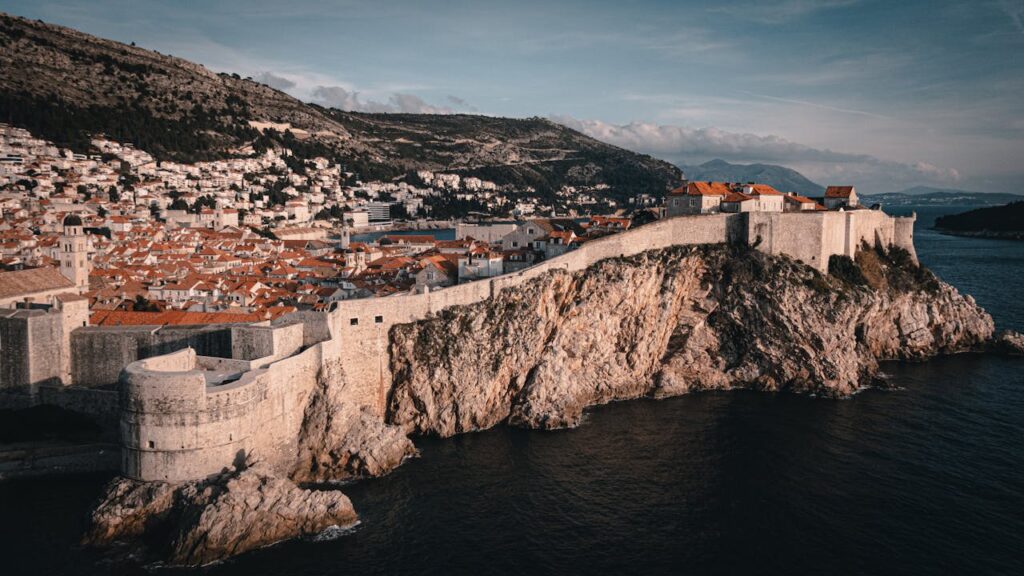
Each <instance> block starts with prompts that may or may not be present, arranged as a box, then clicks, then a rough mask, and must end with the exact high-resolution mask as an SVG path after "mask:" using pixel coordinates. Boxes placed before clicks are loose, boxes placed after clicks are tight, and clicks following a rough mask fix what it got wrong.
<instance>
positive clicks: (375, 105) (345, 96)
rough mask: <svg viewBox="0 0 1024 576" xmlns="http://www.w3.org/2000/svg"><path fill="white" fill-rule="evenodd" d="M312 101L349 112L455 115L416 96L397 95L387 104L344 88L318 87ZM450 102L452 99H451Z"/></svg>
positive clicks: (312, 95)
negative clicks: (365, 97) (364, 97)
mask: <svg viewBox="0 0 1024 576" xmlns="http://www.w3.org/2000/svg"><path fill="white" fill-rule="evenodd" d="M310 96H311V98H312V101H313V102H316V103H317V104H321V105H323V106H329V107H331V108H338V109H340V110H346V111H349V112H390V113H395V112H404V113H410V114H454V113H455V112H456V111H455V109H454V108H450V107H448V106H435V105H433V104H428V103H427V102H425V101H424V100H423V99H422V98H420V97H419V96H416V95H415V94H403V93H395V94H391V95H390V96H388V99H387V101H386V102H379V101H376V100H368V99H363V98H362V97H361V96H360V95H359V92H356V91H353V90H347V89H345V88H344V87H342V86H317V87H316V88H314V89H313V91H312V93H311V94H310ZM449 101H451V99H450V98H449Z"/></svg>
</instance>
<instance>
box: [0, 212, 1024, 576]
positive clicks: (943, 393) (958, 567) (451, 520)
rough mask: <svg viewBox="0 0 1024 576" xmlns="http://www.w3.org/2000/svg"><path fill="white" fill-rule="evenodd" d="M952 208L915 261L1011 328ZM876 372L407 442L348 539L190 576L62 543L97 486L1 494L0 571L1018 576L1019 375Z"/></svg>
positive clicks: (1022, 323) (1009, 362) (1008, 279)
mask: <svg viewBox="0 0 1024 576" xmlns="http://www.w3.org/2000/svg"><path fill="white" fill-rule="evenodd" d="M966 208H967V207H942V208H918V209H917V210H916V212H917V214H918V221H917V230H916V234H917V236H916V240H917V241H916V244H917V249H918V253H919V256H920V259H921V261H922V262H923V263H924V264H925V265H927V266H929V267H930V268H931V269H932V270H934V271H935V272H936V273H937V274H938V275H939V276H941V277H942V278H943V279H945V280H946V281H948V282H950V283H952V284H953V285H954V286H956V287H957V288H959V289H960V290H961V291H962V292H966V293H970V294H972V295H974V297H975V298H976V299H977V301H978V302H979V303H980V304H981V305H982V306H984V307H985V308H986V309H987V310H988V311H989V312H990V313H991V314H992V315H993V317H994V318H995V320H996V324H997V326H998V327H999V328H1012V329H1016V330H1020V331H1024V290H1022V289H1021V287H1020V282H1021V281H1022V279H1024V242H1012V241H1006V240H984V239H978V238H959V237H954V236H944V235H941V234H938V233H937V232H935V231H932V230H930V229H929V226H930V225H931V223H932V221H933V220H934V218H935V217H936V216H938V215H940V214H947V213H954V212H958V211H962V210H964V209H966ZM901 210H903V209H901ZM909 210H910V209H906V210H905V211H909ZM883 371H884V374H885V377H886V378H887V379H888V381H889V383H890V384H891V385H892V386H893V387H892V388H891V389H885V390H882V389H869V390H866V391H864V392H861V393H859V394H857V395H855V396H854V397H852V398H849V399H845V400H831V399H824V398H812V397H808V396H800V395H794V394H787V393H780V394H764V393H756V392H747V391H733V392H705V393H696V394H690V395H687V396H683V397H679V398H673V399H668V400H661V401H653V400H640V401H630V402H620V403H614V404H610V405H607V406H602V407H599V408H596V409H593V410H591V411H590V412H588V414H587V416H586V418H585V419H584V422H583V424H582V425H581V426H580V427H579V428H576V429H573V430H563V431H555V432H541V431H529V430H519V429H514V428H508V427H505V426H499V427H497V428H494V429H492V430H489V431H485V432H480V433H475V434H467V435H464V436H459V437H456V438H451V439H437V438H419V439H416V444H417V446H418V447H419V449H420V452H421V456H420V457H418V458H416V459H413V460H410V461H408V462H407V463H406V464H404V465H403V466H402V467H400V468H399V469H398V470H396V471H394V472H393V473H392V474H390V475H388V476H386V477H384V478H380V479H374V480H367V481H360V482H356V483H352V484H349V485H347V486H346V487H345V488H344V491H345V493H346V494H348V495H349V497H350V498H351V499H352V501H353V503H354V504H355V506H356V508H357V510H358V512H359V514H360V516H361V523H360V524H359V525H358V526H357V527H356V528H354V529H353V530H351V531H349V532H347V533H344V534H341V535H339V536H337V537H336V538H334V539H333V540H328V541H293V542H286V543H283V544H279V545H276V546H272V547H269V548H265V549H262V550H258V551H255V552H252V553H248V554H245V555H242V556H240V557H237V558H234V559H231V560H228V561H225V562H222V563H219V564H216V565H213V566H208V567H205V568H202V569H198V570H180V569H168V568H161V567H159V566H154V565H145V564H142V563H140V562H132V561H125V560H123V559H118V560H114V559H111V555H110V554H99V553H96V552H93V551H89V550H84V549H82V548H81V547H79V546H78V540H79V538H80V536H81V534H82V531H83V530H84V528H85V521H86V514H87V512H88V509H89V506H90V504H91V503H92V502H93V501H94V500H95V499H96V498H97V497H98V496H99V494H100V492H101V490H102V487H103V485H104V483H105V482H106V481H107V480H109V475H102V474H91V475H82V476H59V477H51V478H42V479H30V480H19V481H9V482H5V483H0V574H5V575H14V574H40V575H53V574H109V573H121V574H134V573H156V574H161V573H163V574H211V575H242V576H258V575H273V576H285V575H327V574H345V575H352V574H410V575H411V574H437V575H449V574H467V575H478V574H480V575H488V574H528V575H533V574H552V575H555V574H557V575H566V574H602V575H603V574H785V575H793V574H814V575H819V574H871V575H884V574H894V575H896V574H899V575H903V574H942V575H946V574H969V575H976V574H1024V359H1020V358H1007V357H1000V356H994V355H983V354H963V355H958V356H952V357H944V358H938V359H934V360H929V361H927V362H889V363H885V364H884V365H883Z"/></svg>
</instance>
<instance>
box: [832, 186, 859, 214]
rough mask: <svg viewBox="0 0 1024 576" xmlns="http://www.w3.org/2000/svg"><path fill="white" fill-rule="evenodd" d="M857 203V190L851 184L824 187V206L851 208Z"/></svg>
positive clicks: (834, 208)
mask: <svg viewBox="0 0 1024 576" xmlns="http://www.w3.org/2000/svg"><path fill="white" fill-rule="evenodd" d="M857 203H858V200H857V190H856V189H855V188H854V187H853V186H829V187H828V188H826V189H825V208H826V209H827V210H838V209H839V208H853V207H854V206H856V205H857Z"/></svg>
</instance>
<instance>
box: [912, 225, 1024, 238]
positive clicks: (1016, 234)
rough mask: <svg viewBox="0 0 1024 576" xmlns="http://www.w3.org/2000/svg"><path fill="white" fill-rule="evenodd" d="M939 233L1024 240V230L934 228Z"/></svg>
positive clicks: (966, 236)
mask: <svg viewBox="0 0 1024 576" xmlns="http://www.w3.org/2000/svg"><path fill="white" fill-rule="evenodd" d="M932 230H935V231H936V232H938V233H939V234H944V235H946V236H961V237H964V238H984V239H988V240H1024V230H1014V231H1005V232H1001V231H996V230H949V229H946V228H937V227H935V228H932Z"/></svg>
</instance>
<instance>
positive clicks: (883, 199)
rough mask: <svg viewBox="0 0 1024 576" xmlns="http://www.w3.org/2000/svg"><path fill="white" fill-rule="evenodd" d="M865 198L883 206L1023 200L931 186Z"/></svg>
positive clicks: (1016, 197) (962, 204)
mask: <svg viewBox="0 0 1024 576" xmlns="http://www.w3.org/2000/svg"><path fill="white" fill-rule="evenodd" d="M864 198H865V201H866V202H868V201H870V202H880V203H881V204H882V205H883V206H997V205H1000V204H1006V203H1009V202H1014V201H1020V200H1021V199H1022V197H1021V196H1019V195H1017V194H1004V193H998V192H970V191H967V190H954V189H950V188H933V187H931V186H914V187H913V188H907V189H906V190H901V191H899V192H885V193H882V194H871V195H867V196H865V197H864Z"/></svg>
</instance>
